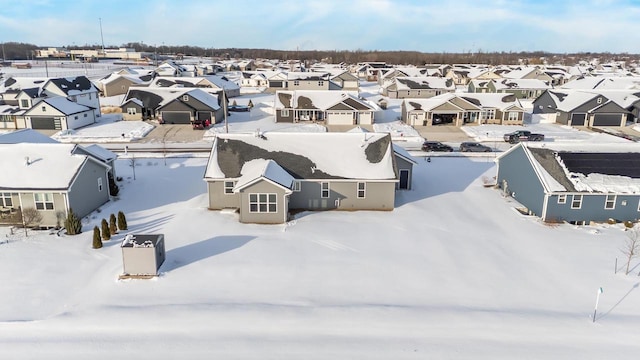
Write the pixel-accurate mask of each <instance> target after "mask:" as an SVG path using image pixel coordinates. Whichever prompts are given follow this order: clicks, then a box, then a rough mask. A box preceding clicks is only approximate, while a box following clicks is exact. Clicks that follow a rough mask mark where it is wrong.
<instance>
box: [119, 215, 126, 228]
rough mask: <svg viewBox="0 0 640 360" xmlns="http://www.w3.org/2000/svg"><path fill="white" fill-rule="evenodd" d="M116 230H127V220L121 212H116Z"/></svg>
mask: <svg viewBox="0 0 640 360" xmlns="http://www.w3.org/2000/svg"><path fill="white" fill-rule="evenodd" d="M118 229H120V230H127V218H126V217H125V216H124V213H123V212H122V211H118Z"/></svg>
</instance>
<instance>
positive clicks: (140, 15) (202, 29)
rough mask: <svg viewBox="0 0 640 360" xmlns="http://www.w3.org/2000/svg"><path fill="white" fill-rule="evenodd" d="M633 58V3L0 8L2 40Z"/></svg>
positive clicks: (639, 14)
mask: <svg viewBox="0 0 640 360" xmlns="http://www.w3.org/2000/svg"><path fill="white" fill-rule="evenodd" d="M99 19H102V31H103V35H104V43H105V46H112V45H116V46H117V45H121V44H123V43H127V42H144V43H145V44H151V45H157V46H161V45H162V44H165V45H194V46H200V47H204V48H227V47H236V48H271V49H282V50H295V49H296V48H298V49H300V50H357V49H361V50H417V51H422V52H468V51H473V52H475V51H534V50H543V51H550V52H584V51H591V52H602V51H609V52H628V53H640V0H395V1H394V0H233V1H227V0H173V1H171V0H0V42H10V41H17V42H28V43H32V44H36V45H39V46H65V45H85V44H100V43H101V38H100V20H99Z"/></svg>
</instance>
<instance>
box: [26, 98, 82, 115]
mask: <svg viewBox="0 0 640 360" xmlns="http://www.w3.org/2000/svg"><path fill="white" fill-rule="evenodd" d="M42 103H47V104H49V105H51V106H52V107H53V108H54V109H56V110H58V111H60V112H61V113H63V114H65V115H73V114H77V113H81V112H85V111H89V110H91V108H90V107H88V106H84V105H80V104H78V103H76V102H73V101H71V100H69V99H67V98H66V97H64V96H54V97H50V98H46V99H43V100H42V101H41V102H39V103H38V104H37V105H38V107H39V106H42ZM35 108H36V106H34V107H33V108H31V109H29V110H27V111H26V112H25V115H28V114H29V112H30V111H31V110H32V109H35Z"/></svg>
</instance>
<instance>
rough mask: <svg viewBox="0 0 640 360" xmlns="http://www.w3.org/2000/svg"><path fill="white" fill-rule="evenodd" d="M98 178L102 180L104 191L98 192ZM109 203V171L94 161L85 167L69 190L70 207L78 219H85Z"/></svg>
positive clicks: (88, 162) (87, 163)
mask: <svg viewBox="0 0 640 360" xmlns="http://www.w3.org/2000/svg"><path fill="white" fill-rule="evenodd" d="M98 178H102V191H98ZM107 201H109V182H108V180H107V169H106V168H105V167H104V166H102V165H98V164H97V163H95V162H93V161H87V162H85V165H84V166H83V167H82V169H81V170H80V173H79V174H78V175H77V177H76V179H75V181H74V182H73V185H72V186H71V187H70V188H69V207H71V208H72V209H73V212H75V213H76V214H77V215H78V217H84V216H86V215H88V214H89V213H91V212H92V211H93V210H95V209H96V208H98V207H99V206H101V205H102V204H104V203H106V202H107Z"/></svg>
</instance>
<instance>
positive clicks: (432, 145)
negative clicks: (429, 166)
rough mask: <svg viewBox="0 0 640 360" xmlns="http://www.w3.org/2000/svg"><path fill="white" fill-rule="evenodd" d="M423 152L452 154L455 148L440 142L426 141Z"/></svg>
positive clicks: (423, 144)
mask: <svg viewBox="0 0 640 360" xmlns="http://www.w3.org/2000/svg"><path fill="white" fill-rule="evenodd" d="M422 151H442V152H452V151H453V148H452V147H451V146H449V145H446V144H443V143H441V142H439V141H425V142H424V143H422Z"/></svg>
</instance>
